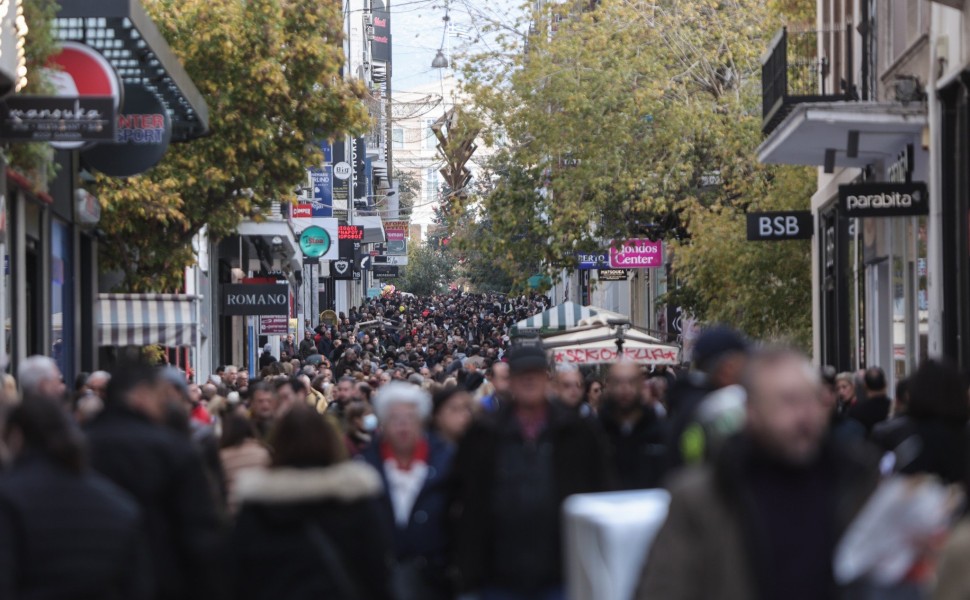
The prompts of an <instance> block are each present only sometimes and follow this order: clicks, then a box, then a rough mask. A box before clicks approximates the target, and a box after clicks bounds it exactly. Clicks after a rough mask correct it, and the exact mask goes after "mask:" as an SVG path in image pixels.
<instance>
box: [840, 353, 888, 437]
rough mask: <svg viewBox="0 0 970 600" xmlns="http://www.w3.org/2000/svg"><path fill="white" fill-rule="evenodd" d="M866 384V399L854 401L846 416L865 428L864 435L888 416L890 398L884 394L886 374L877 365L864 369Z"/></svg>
mask: <svg viewBox="0 0 970 600" xmlns="http://www.w3.org/2000/svg"><path fill="white" fill-rule="evenodd" d="M863 380H864V381H865V384H866V399H865V400H860V401H859V402H856V403H855V404H854V405H853V406H852V408H850V409H849V413H848V416H849V418H850V419H854V420H856V421H858V422H859V423H861V424H862V426H863V427H865V428H866V435H867V436H868V435H869V434H870V433H872V428H873V427H874V426H875V425H876V423H881V422H882V421H885V420H886V419H887V418H889V407H890V406H891V405H892V400H890V399H889V396H888V395H887V394H886V387H887V386H886V374H885V373H884V372H883V370H882V369H880V368H879V367H869V368H868V369H866V373H865V377H864V378H863Z"/></svg>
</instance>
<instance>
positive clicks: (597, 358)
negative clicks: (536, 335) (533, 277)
mask: <svg viewBox="0 0 970 600" xmlns="http://www.w3.org/2000/svg"><path fill="white" fill-rule="evenodd" d="M619 331H620V330H619V329H618V328H615V327H611V326H608V325H588V326H584V327H579V328H577V329H573V330H571V331H566V332H564V333H561V334H557V335H551V336H548V337H546V338H545V340H544V345H545V347H546V349H548V350H549V353H550V355H551V356H552V359H553V361H554V362H555V364H557V365H567V364H571V365H593V364H600V363H610V362H615V361H616V360H617V358H618V356H617V354H618V353H617V349H616V340H617V338H618V337H619V335H620V333H619ZM623 358H624V359H626V360H631V361H633V362H635V363H637V364H640V365H676V364H679V363H680V348H678V347H677V346H670V345H667V344H661V343H660V340H658V339H657V338H655V337H653V336H650V335H648V334H646V333H644V332H642V331H640V330H637V329H628V330H626V331H624V332H623Z"/></svg>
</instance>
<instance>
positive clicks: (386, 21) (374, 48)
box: [370, 0, 391, 63]
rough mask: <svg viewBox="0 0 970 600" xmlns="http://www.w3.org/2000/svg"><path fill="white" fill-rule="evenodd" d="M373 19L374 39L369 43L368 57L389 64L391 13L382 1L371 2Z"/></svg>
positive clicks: (374, 0)
mask: <svg viewBox="0 0 970 600" xmlns="http://www.w3.org/2000/svg"><path fill="white" fill-rule="evenodd" d="M371 13H372V15H373V19H374V38H373V39H372V40H371V43H370V55H371V58H373V59H374V60H375V61H377V62H385V63H389V62H391V11H389V10H388V9H387V6H386V4H385V3H384V2H382V0H373V1H372V2H371Z"/></svg>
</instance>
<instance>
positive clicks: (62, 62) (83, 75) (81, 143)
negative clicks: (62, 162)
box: [45, 41, 124, 150]
mask: <svg viewBox="0 0 970 600" xmlns="http://www.w3.org/2000/svg"><path fill="white" fill-rule="evenodd" d="M59 45H60V49H61V51H60V52H58V53H57V54H55V55H53V56H51V57H50V58H49V59H48V60H47V66H48V67H49V68H48V69H47V70H46V71H45V74H46V76H47V78H48V79H49V80H50V82H51V84H52V85H53V86H54V90H55V93H56V94H57V96H60V97H62V98H67V99H74V98H82V99H89V98H94V97H99V98H110V99H111V110H110V111H108V112H109V113H110V115H109V118H111V119H112V122H111V127H110V131H111V136H110V137H106V138H103V139H101V140H93V141H110V140H113V139H114V138H115V124H114V119H116V118H117V116H118V111H119V109H121V106H122V100H123V96H124V85H123V84H122V82H121V78H120V77H118V72H117V71H115V69H114V67H112V66H111V63H110V62H108V59H106V58H105V57H104V55H102V54H101V53H100V52H98V51H97V50H95V49H94V48H92V47H91V46H88V45H86V44H82V43H80V42H70V41H63V42H60V44H59ZM88 144H89V142H88V141H87V140H86V139H84V138H73V139H71V138H68V139H67V141H57V140H52V142H51V145H52V146H54V147H55V148H58V149H60V150H77V149H80V148H83V147H85V146H87V145H88Z"/></svg>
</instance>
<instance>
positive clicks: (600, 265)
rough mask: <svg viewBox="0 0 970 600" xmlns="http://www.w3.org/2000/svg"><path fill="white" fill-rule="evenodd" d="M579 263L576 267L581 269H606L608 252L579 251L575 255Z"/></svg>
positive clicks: (608, 257) (608, 258)
mask: <svg viewBox="0 0 970 600" xmlns="http://www.w3.org/2000/svg"><path fill="white" fill-rule="evenodd" d="M576 259H577V260H578V261H579V264H578V265H576V268H577V269H580V270H582V271H585V270H588V269H608V268H609V266H610V253H609V252H580V253H578V254H577V255H576Z"/></svg>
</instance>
